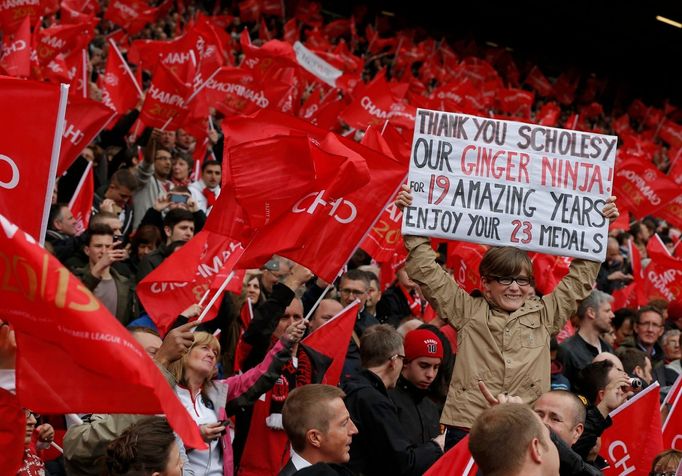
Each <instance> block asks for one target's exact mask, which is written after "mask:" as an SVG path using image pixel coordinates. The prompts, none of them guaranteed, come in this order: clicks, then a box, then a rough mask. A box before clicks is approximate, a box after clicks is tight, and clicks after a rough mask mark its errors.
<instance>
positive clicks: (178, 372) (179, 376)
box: [168, 331, 220, 393]
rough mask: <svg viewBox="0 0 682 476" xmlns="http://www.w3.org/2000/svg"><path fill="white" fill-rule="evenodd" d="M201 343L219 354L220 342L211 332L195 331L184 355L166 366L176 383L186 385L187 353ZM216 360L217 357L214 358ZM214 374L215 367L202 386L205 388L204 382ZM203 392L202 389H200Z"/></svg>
mask: <svg viewBox="0 0 682 476" xmlns="http://www.w3.org/2000/svg"><path fill="white" fill-rule="evenodd" d="M201 345H208V346H209V347H210V348H211V349H213V350H214V351H216V352H217V353H218V355H220V342H218V339H216V338H215V336H214V335H213V334H209V333H208V332H201V331H200V332H195V333H194V342H193V343H192V345H191V346H190V348H189V349H188V350H187V352H186V353H185V355H183V356H182V358H180V359H178V360H176V361H175V362H173V363H172V364H170V365H169V366H168V371H169V372H170V373H171V375H172V376H173V378H174V379H175V381H176V382H177V383H179V384H180V385H184V386H186V385H187V374H186V365H187V361H188V360H189V354H190V353H191V352H192V349H194V348H195V347H198V346H201ZM216 362H217V359H216ZM214 376H215V369H214V371H213V372H212V373H211V375H209V376H208V377H206V380H205V381H204V383H203V385H202V388H206V384H208V383H210V382H211V380H212V379H213V377H214ZM202 393H203V391H202Z"/></svg>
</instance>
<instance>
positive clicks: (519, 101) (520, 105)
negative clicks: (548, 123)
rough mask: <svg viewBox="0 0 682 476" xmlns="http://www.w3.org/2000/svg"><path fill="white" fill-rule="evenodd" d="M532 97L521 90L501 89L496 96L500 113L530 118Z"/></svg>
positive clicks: (527, 92) (529, 93)
mask: <svg viewBox="0 0 682 476" xmlns="http://www.w3.org/2000/svg"><path fill="white" fill-rule="evenodd" d="M533 100H534V96H533V93H531V92H529V91H524V90H522V89H511V88H510V89H502V90H500V91H499V94H498V107H499V108H500V110H501V111H503V112H506V113H507V114H513V115H515V116H521V117H530V110H531V107H532V106H533Z"/></svg>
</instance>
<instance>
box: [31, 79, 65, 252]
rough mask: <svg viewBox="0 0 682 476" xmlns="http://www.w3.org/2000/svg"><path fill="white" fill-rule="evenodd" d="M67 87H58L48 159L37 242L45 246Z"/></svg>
mask: <svg viewBox="0 0 682 476" xmlns="http://www.w3.org/2000/svg"><path fill="white" fill-rule="evenodd" d="M68 96H69V85H68V84H60V85H59V109H58V110H57V122H56V124H55V128H54V138H53V139H52V156H51V157H50V171H49V174H50V175H49V176H48V179H47V190H45V205H44V206H43V220H42V222H41V224H40V236H38V242H39V243H40V245H41V246H42V245H44V244H45V233H46V232H47V221H48V219H49V217H50V207H51V206H52V192H53V191H54V184H55V181H56V180H57V177H55V175H56V174H57V165H58V164H59V153H60V152H61V148H62V136H63V135H64V124H65V123H66V120H65V117H66V104H67V103H68V101H69V99H68Z"/></svg>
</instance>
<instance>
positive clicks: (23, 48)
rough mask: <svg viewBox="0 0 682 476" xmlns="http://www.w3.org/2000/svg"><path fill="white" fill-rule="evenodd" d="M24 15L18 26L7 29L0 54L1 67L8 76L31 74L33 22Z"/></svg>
mask: <svg viewBox="0 0 682 476" xmlns="http://www.w3.org/2000/svg"><path fill="white" fill-rule="evenodd" d="M29 22H30V17H28V16H26V17H24V19H23V21H22V22H21V23H20V24H19V25H18V28H17V29H16V30H14V32H13V33H10V30H7V31H6V34H5V37H4V38H3V42H2V53H1V54H0V67H2V69H4V70H5V73H6V74H7V75H8V76H16V77H21V78H27V77H28V76H29V75H30V74H31V24H30V23H29Z"/></svg>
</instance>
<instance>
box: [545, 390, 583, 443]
mask: <svg viewBox="0 0 682 476" xmlns="http://www.w3.org/2000/svg"><path fill="white" fill-rule="evenodd" d="M533 410H535V413H537V414H538V416H539V417H540V419H541V420H542V422H543V423H544V424H545V425H546V426H547V427H548V428H550V429H551V430H552V431H554V433H556V434H557V435H558V436H559V438H561V439H562V440H563V441H564V443H566V444H567V445H568V446H573V444H575V442H576V441H578V438H580V435H582V433H583V429H584V424H585V405H583V403H582V402H581V401H580V399H579V398H578V397H577V396H576V395H574V394H572V393H571V392H567V391H566V390H553V391H551V392H547V393H544V394H542V395H541V396H540V398H538V399H537V400H536V401H535V403H534V404H533Z"/></svg>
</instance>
